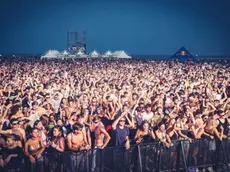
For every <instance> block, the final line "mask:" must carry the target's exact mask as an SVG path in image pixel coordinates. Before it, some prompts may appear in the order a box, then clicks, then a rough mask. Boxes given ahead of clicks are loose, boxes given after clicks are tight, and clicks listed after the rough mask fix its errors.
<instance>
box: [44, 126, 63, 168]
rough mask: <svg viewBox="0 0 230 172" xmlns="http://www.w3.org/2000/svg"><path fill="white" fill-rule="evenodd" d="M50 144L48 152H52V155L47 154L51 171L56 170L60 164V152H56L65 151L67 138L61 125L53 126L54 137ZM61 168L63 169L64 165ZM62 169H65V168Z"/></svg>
mask: <svg viewBox="0 0 230 172" xmlns="http://www.w3.org/2000/svg"><path fill="white" fill-rule="evenodd" d="M48 145H49V147H48V149H47V153H51V156H47V158H48V163H49V164H48V165H49V170H50V171H51V172H54V171H56V170H57V167H58V164H60V157H59V154H54V153H61V152H64V150H65V140H64V137H63V132H62V127H61V126H55V127H54V128H53V132H52V137H51V139H50V141H49V142H48ZM47 155H49V154H47ZM61 169H62V166H61ZM61 171H63V169H62V170H61Z"/></svg>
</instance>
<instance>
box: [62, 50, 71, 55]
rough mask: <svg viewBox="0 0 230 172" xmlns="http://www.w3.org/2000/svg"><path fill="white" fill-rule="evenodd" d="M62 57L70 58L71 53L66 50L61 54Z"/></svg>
mask: <svg viewBox="0 0 230 172" xmlns="http://www.w3.org/2000/svg"><path fill="white" fill-rule="evenodd" d="M61 55H64V56H68V55H70V53H69V52H68V51H67V50H64V51H62V52H61Z"/></svg>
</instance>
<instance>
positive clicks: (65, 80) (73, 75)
mask: <svg viewBox="0 0 230 172" xmlns="http://www.w3.org/2000/svg"><path fill="white" fill-rule="evenodd" d="M229 75H230V70H229V66H228V64H224V63H223V64H219V63H205V62H202V63H192V62H190V63H187V64H182V63H179V62H172V61H171V62H166V61H135V60H128V61H127V60H126V61H124V60H111V61H104V60H85V61H26V62H23V61H1V62H0V108H1V109H0V134H1V135H0V152H1V153H0V168H1V169H4V168H7V169H9V168H13V169H17V168H19V166H20V160H21V158H22V155H23V154H24V155H25V156H26V157H27V158H28V160H29V161H30V162H31V164H41V163H43V161H44V157H43V155H44V152H48V153H54V152H64V151H81V150H90V149H93V148H99V149H104V148H106V147H109V146H120V147H124V148H126V149H129V148H130V145H131V144H141V143H151V142H159V143H162V144H163V145H165V146H166V147H168V148H169V147H175V146H177V145H176V142H175V141H176V140H179V139H183V140H187V142H185V148H186V145H188V144H189V142H194V141H195V140H197V139H200V138H207V139H210V140H212V141H213V142H212V146H213V147H214V148H213V149H215V147H216V145H217V144H218V143H219V142H221V141H222V140H224V139H230V132H229V131H230V130H229V128H230V111H229V109H230V99H229V98H228V97H229V92H228V91H229V87H230V79H229ZM186 143H187V144H186ZM187 147H188V146H187ZM229 150H230V149H229ZM197 153H198V147H197V148H194V150H193V160H194V164H195V165H196V164H197V158H196V155H197ZM92 170H93V169H92ZM41 171H42V169H41Z"/></svg>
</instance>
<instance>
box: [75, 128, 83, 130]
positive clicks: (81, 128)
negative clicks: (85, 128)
mask: <svg viewBox="0 0 230 172" xmlns="http://www.w3.org/2000/svg"><path fill="white" fill-rule="evenodd" d="M74 130H75V131H82V128H79V129H74Z"/></svg>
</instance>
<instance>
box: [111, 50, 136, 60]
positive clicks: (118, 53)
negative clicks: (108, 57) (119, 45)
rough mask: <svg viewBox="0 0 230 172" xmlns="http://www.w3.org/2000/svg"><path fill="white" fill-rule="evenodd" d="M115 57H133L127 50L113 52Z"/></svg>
mask: <svg viewBox="0 0 230 172" xmlns="http://www.w3.org/2000/svg"><path fill="white" fill-rule="evenodd" d="M113 57H116V58H124V59H130V58H132V57H131V56H130V55H128V54H127V53H126V52H125V51H123V50H121V51H115V52H114V53H113Z"/></svg>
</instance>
